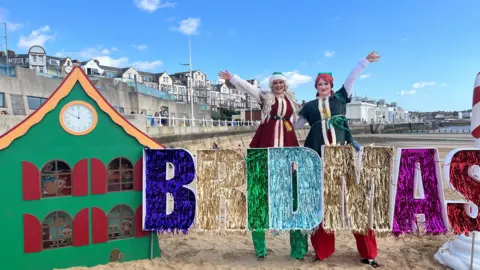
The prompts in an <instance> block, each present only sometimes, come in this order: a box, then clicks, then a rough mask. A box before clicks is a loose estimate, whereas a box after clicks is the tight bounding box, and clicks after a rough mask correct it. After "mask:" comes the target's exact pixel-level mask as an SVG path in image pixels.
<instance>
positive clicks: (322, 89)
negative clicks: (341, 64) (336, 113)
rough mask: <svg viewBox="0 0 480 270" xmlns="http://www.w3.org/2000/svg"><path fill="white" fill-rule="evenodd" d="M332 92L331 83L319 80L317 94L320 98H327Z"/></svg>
mask: <svg viewBox="0 0 480 270" xmlns="http://www.w3.org/2000/svg"><path fill="white" fill-rule="evenodd" d="M331 91H332V85H331V84H330V82H328V81H325V80H324V79H319V80H318V83H317V92H318V95H319V96H320V97H322V98H323V97H327V96H328V95H330V92H331Z"/></svg>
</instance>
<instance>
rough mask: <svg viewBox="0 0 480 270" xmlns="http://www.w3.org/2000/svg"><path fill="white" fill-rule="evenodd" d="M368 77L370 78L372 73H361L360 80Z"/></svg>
mask: <svg viewBox="0 0 480 270" xmlns="http://www.w3.org/2000/svg"><path fill="white" fill-rule="evenodd" d="M366 78H370V74H368V73H367V74H362V75H360V80H363V79H366Z"/></svg>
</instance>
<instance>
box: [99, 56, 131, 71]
mask: <svg viewBox="0 0 480 270" xmlns="http://www.w3.org/2000/svg"><path fill="white" fill-rule="evenodd" d="M91 59H96V60H98V62H99V63H100V65H102V66H109V67H117V68H124V67H128V66H130V65H129V64H128V58H127V57H120V58H116V59H115V58H112V57H110V56H108V55H101V56H96V57H92V58H91Z"/></svg>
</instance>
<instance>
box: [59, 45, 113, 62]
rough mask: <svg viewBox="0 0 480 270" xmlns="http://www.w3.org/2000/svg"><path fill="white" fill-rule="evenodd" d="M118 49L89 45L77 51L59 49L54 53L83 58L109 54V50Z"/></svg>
mask: <svg viewBox="0 0 480 270" xmlns="http://www.w3.org/2000/svg"><path fill="white" fill-rule="evenodd" d="M114 51H118V48H116V47H112V48H110V49H108V48H104V47H102V46H97V47H91V48H87V49H85V50H82V51H79V52H66V51H61V52H57V53H55V56H57V57H70V58H85V59H92V58H95V57H98V56H102V55H109V54H110V53H111V52H114Z"/></svg>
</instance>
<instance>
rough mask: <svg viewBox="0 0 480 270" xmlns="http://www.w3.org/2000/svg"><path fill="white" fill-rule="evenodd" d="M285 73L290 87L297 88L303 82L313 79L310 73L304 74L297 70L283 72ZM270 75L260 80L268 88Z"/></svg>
mask: <svg viewBox="0 0 480 270" xmlns="http://www.w3.org/2000/svg"><path fill="white" fill-rule="evenodd" d="M282 73H283V75H284V76H285V77H286V78H287V81H288V87H289V88H290V89H294V88H297V87H298V86H299V85H301V84H306V83H309V82H311V81H312V77H310V76H308V75H302V74H300V73H299V72H298V71H297V70H294V71H287V72H282ZM269 79H270V77H267V78H264V79H262V80H261V81H260V84H261V85H262V87H265V88H268V87H269V85H268V81H269Z"/></svg>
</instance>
